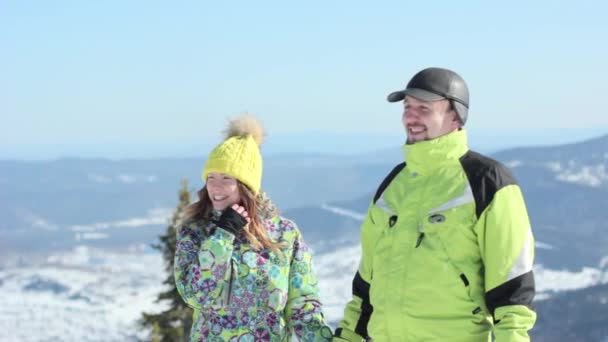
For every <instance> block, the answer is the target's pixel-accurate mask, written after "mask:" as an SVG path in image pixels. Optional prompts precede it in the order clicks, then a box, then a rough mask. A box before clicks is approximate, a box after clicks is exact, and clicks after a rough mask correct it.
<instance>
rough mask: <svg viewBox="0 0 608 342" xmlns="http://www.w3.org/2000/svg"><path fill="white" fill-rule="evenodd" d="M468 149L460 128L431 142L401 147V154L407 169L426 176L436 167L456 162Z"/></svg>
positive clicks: (463, 130) (463, 131) (465, 137)
mask: <svg viewBox="0 0 608 342" xmlns="http://www.w3.org/2000/svg"><path fill="white" fill-rule="evenodd" d="M468 149H469V148H468V146H467V132H466V130H465V129H464V128H462V129H459V130H456V131H454V132H451V133H448V134H446V135H444V136H441V137H439V138H436V139H433V140H427V141H421V142H417V143H415V144H412V145H407V144H406V145H403V154H404V156H405V161H406V163H407V167H408V169H410V170H411V171H412V172H417V173H421V174H428V173H429V172H431V171H432V170H434V169H436V168H438V167H441V166H444V165H446V164H449V163H454V162H458V159H459V158H460V157H461V156H462V155H463V154H465V153H466V152H467V151H468Z"/></svg>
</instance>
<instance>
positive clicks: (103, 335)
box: [0, 246, 165, 342]
mask: <svg viewBox="0 0 608 342" xmlns="http://www.w3.org/2000/svg"><path fill="white" fill-rule="evenodd" d="M162 267H163V266H162V258H161V257H160V255H159V254H149V253H148V254H146V253H144V252H136V253H133V252H131V253H104V252H102V251H98V250H93V249H90V248H88V247H82V246H81V247H77V248H75V249H74V250H73V251H70V252H68V253H62V254H57V255H52V256H49V258H48V259H47V261H46V262H45V263H43V264H41V265H30V266H26V267H19V268H10V267H9V268H5V269H0V291H2V294H3V295H2V296H0V341H7V342H9V341H104V342H105V341H135V340H137V338H142V337H144V336H143V335H142V334H145V332H144V331H142V329H141V328H139V327H137V325H136V321H137V320H138V319H139V318H140V316H141V312H142V311H146V312H158V311H159V310H162V309H164V306H163V305H161V304H158V303H155V302H154V300H155V298H156V295H157V294H158V293H159V292H161V291H162V290H163V289H164V288H163V285H162V281H163V278H164V276H165V274H164V271H163V268H162Z"/></svg>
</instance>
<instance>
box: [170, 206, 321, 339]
mask: <svg viewBox="0 0 608 342" xmlns="http://www.w3.org/2000/svg"><path fill="white" fill-rule="evenodd" d="M260 203H261V205H259V206H258V213H259V214H260V215H261V217H262V221H263V224H264V226H265V227H266V229H267V230H268V233H269V236H270V237H271V239H273V240H274V241H279V242H283V243H284V244H283V245H284V247H282V250H281V253H276V252H274V251H272V250H269V249H263V250H261V251H256V250H254V249H252V248H251V246H250V245H249V244H248V242H247V241H246V240H245V239H244V238H242V237H235V236H234V235H233V234H231V233H229V232H228V231H226V230H224V229H222V227H218V226H216V225H215V223H213V221H212V220H201V221H196V222H191V223H188V224H186V225H184V226H183V227H181V229H180V230H179V231H178V235H177V246H176V252H175V282H176V285H177V289H178V292H179V293H180V295H181V296H182V298H183V300H184V301H185V302H186V303H187V304H188V305H189V306H191V307H192V308H193V309H194V315H193V326H192V330H191V333H190V340H191V341H290V340H291V337H292V334H293V335H294V336H295V337H296V338H297V339H298V340H300V341H329V340H331V335H332V332H331V329H330V328H329V327H328V326H327V325H326V323H325V320H324V317H323V313H322V305H321V302H320V301H319V288H318V285H317V277H316V274H315V271H314V270H313V267H312V255H311V251H310V249H309V248H308V246H307V245H306V243H305V242H304V240H303V239H302V235H301V233H300V231H299V230H298V228H297V227H296V225H295V224H294V223H293V222H292V221H290V220H288V219H285V218H283V217H280V216H278V215H277V213H276V210H275V209H274V206H273V205H272V203H271V202H270V201H269V200H267V199H266V200H263V201H260Z"/></svg>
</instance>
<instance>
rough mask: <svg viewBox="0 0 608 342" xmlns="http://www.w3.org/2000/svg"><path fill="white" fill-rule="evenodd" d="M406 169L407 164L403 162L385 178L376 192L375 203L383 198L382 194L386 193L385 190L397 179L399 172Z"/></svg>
mask: <svg viewBox="0 0 608 342" xmlns="http://www.w3.org/2000/svg"><path fill="white" fill-rule="evenodd" d="M404 167H405V162H403V163H401V164H398V165H397V166H395V167H394V168H393V170H392V171H391V172H390V173H389V174H388V175H387V176H386V177H385V178H384V180H383V181H382V183H380V186H379V187H378V190H376V194H375V195H374V202H373V203H376V201H377V200H378V198H380V196H382V193H383V192H384V190H386V188H387V187H388V185H389V184H391V181H392V180H393V178H395V177H396V176H397V174H398V173H399V172H401V170H403V168H404Z"/></svg>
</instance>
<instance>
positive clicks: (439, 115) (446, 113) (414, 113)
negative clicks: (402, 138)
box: [401, 96, 460, 144]
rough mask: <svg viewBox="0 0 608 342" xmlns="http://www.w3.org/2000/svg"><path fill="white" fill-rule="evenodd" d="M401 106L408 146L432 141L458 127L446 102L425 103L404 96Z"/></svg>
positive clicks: (456, 120)
mask: <svg viewBox="0 0 608 342" xmlns="http://www.w3.org/2000/svg"><path fill="white" fill-rule="evenodd" d="M403 106H404V110H403V116H402V118H401V119H402V121H403V127H404V128H405V132H406V133H407V143H408V144H415V143H417V142H419V141H424V140H432V139H435V138H438V137H440V136H442V135H446V134H448V133H450V132H452V131H454V130H456V129H458V128H459V127H460V121H459V120H458V116H457V114H456V112H455V111H454V110H450V103H449V102H448V100H441V101H433V102H425V101H420V100H418V99H416V98H415V97H411V96H406V97H405V100H403Z"/></svg>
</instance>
